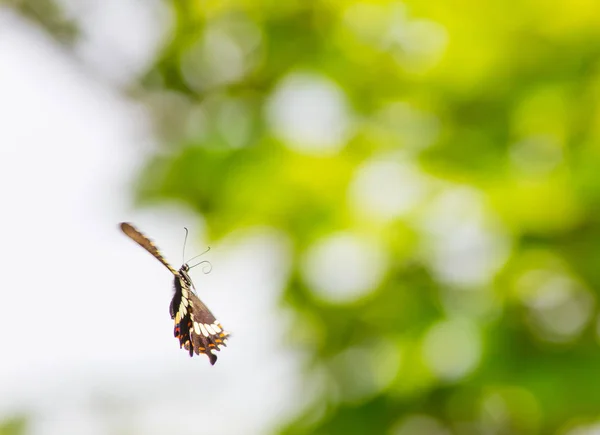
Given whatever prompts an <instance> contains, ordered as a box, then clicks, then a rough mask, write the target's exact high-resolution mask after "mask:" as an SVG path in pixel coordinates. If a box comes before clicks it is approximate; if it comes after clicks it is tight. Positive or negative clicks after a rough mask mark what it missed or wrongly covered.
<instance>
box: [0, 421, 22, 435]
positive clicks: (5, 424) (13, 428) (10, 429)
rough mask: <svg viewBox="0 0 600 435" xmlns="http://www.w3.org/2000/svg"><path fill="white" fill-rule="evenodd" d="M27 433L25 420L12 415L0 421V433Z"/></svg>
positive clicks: (0, 434) (8, 434) (5, 434)
mask: <svg viewBox="0 0 600 435" xmlns="http://www.w3.org/2000/svg"><path fill="white" fill-rule="evenodd" d="M25 433H27V420H26V419H25V418H21V417H14V418H11V419H8V420H4V421H2V422H1V423H0V435H23V434H25Z"/></svg>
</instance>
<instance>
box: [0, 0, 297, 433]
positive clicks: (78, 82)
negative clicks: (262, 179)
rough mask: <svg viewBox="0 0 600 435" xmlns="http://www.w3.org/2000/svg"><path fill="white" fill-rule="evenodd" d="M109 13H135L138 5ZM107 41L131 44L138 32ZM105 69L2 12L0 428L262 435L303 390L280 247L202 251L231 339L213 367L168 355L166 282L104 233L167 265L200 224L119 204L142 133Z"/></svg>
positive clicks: (257, 238) (260, 241)
mask: <svg viewBox="0 0 600 435" xmlns="http://www.w3.org/2000/svg"><path fill="white" fill-rule="evenodd" d="M107 3H110V4H111V5H112V6H111V8H112V9H114V8H115V7H117V6H115V5H116V4H117V5H118V4H123V5H129V6H124V10H125V9H127V8H129V9H127V10H128V11H129V13H131V14H132V15H131V16H135V12H136V9H135V8H132V6H131V5H132V4H133V3H135V2H133V3H132V2H122V3H119V2H114V1H111V2H107ZM143 6H144V4H143V2H140V3H138V6H137V7H138V8H141V7H143ZM108 9H110V8H108ZM117 9H118V7H117ZM111 13H115V11H114V10H113V11H112V12H111ZM98 19H99V21H100V22H101V21H102V19H104V20H106V17H99V18H98ZM108 21H110V20H108ZM120 22H121V24H122V25H131V22H130V21H128V20H127V19H122V20H121V21H120ZM117 24H118V23H117ZM121 24H118V25H121ZM92 27H93V26H92ZM119 29H120V30H119ZM96 31H97V32H99V33H98V34H99V35H101V34H102V33H101V27H98V28H96ZM145 31H146V35H147V40H150V41H155V39H156V35H155V34H154V33H152V27H151V26H146V28H145ZM111 35H112V37H113V40H112V41H110V42H111V44H114V45H115V46H118V45H119V43H121V42H120V41H119V40H118V36H119V35H122V36H124V37H126V36H127V35H135V38H136V39H135V41H134V42H133V43H131V41H129V42H130V43H131V44H130V45H132V46H142V47H143V46H144V28H141V29H137V28H135V26H134V27H133V28H129V32H123V28H122V27H119V28H118V29H115V31H114V32H112V34H111ZM115 35H116V36H115ZM115 38H116V40H115ZM92 42H93V41H92ZM127 42H128V41H127V40H126V38H125V40H123V41H122V43H123V44H124V46H125V47H127ZM90 44H91V45H90V47H93V45H94V44H93V43H90ZM104 49H105V50H104V51H105V54H106V53H110V52H111V51H110V50H106V47H104ZM100 52H102V50H100ZM89 53H92V51H90V52H88V56H82V57H83V58H87V60H89V59H92V61H91V64H100V63H102V55H101V54H98V53H96V55H93V54H89ZM118 58H119V56H116V60H117V61H118ZM107 65H109V66H110V62H108V63H107ZM105 66H106V65H105ZM100 69H102V68H100ZM110 70H111V69H110V68H109V67H106V68H105V70H104V72H106V71H109V73H108V74H105V77H106V78H108V80H105V81H98V80H96V79H97V77H95V78H94V77H90V74H89V72H90V70H87V69H85V68H82V67H81V65H80V64H79V63H77V62H76V61H73V59H71V58H70V57H69V55H68V54H67V53H65V52H63V51H62V49H61V48H60V47H59V46H57V45H56V44H54V43H53V42H52V41H51V40H50V39H49V38H48V37H47V36H46V35H44V34H43V32H40V31H39V30H38V29H36V28H35V27H33V26H31V25H30V24H29V23H27V22H26V21H24V20H22V19H21V18H20V17H18V16H17V15H15V14H14V13H12V12H11V11H10V10H7V9H3V8H2V7H0V192H1V195H0V204H1V205H0V211H1V213H0V240H1V242H2V250H1V251H0V264H2V273H1V274H0V420H1V419H4V418H7V417H10V416H11V415H13V414H15V413H17V414H18V413H30V414H31V415H32V416H33V425H32V427H31V432H30V433H31V434H34V435H42V434H43V435H53V434H56V435H59V434H60V435H64V434H70V433H76V434H82V435H87V434H112V433H123V432H119V431H122V430H125V431H129V432H128V433H139V434H148V435H152V434H172V433H177V434H179V435H185V434H203V433H207V434H239V433H244V434H262V433H266V431H267V429H268V428H269V427H271V426H272V424H273V422H274V421H280V420H281V419H285V418H286V417H288V416H289V412H290V410H291V409H292V407H291V405H294V404H297V403H296V401H297V400H298V399H295V398H296V397H298V395H301V396H302V391H300V387H299V384H300V382H299V377H298V372H299V368H298V361H299V358H298V356H297V355H293V354H292V353H291V352H290V351H288V350H286V349H285V348H284V346H283V344H282V343H283V342H284V340H283V339H282V337H283V334H284V332H285V330H286V325H285V319H284V318H282V317H281V314H280V312H279V311H278V310H277V304H278V297H279V292H280V291H281V288H282V285H283V280H284V279H285V272H286V268H287V254H288V250H287V245H286V242H285V239H284V238H282V237H281V236H280V235H278V234H275V233H273V232H269V231H267V230H265V231H263V232H260V231H257V232H256V233H255V234H250V235H247V234H246V235H240V236H239V237H231V238H230V240H227V241H224V242H223V243H221V244H220V245H219V246H212V250H211V252H210V253H209V254H208V255H207V256H206V258H207V259H209V260H210V261H211V262H212V264H213V271H212V273H211V274H210V275H203V274H202V272H201V271H200V270H198V269H199V268H198V269H196V270H195V271H194V274H193V277H194V278H195V281H196V287H197V288H198V290H199V293H200V296H201V297H202V298H203V299H204V301H205V302H206V303H207V304H208V305H209V306H210V308H211V309H212V311H213V312H214V313H215V315H216V316H217V318H218V319H219V320H220V321H221V322H222V324H223V325H224V326H225V327H226V328H227V329H228V330H230V331H232V332H233V334H234V335H233V337H232V338H231V340H230V344H229V347H228V348H226V349H224V350H223V351H222V352H221V353H220V355H219V360H218V362H217V364H216V365H215V366H214V367H211V366H210V364H209V362H208V358H206V357H204V356H200V357H199V358H198V357H194V358H189V357H188V356H187V355H186V352H185V351H184V350H179V347H178V343H177V341H176V340H175V338H174V337H173V323H172V320H171V319H170V316H169V314H168V305H169V302H170V297H171V295H172V282H171V277H170V276H169V273H168V272H167V271H166V269H164V268H163V267H162V266H161V265H160V264H159V263H158V262H156V261H155V260H154V259H153V258H152V257H151V256H150V255H149V254H147V253H146V252H144V251H143V250H142V249H141V248H139V247H138V246H137V245H135V244H134V243H133V242H132V241H130V240H128V239H127V238H126V237H125V236H124V235H122V234H121V233H120V232H119V230H118V228H117V224H118V222H120V221H122V220H130V221H133V222H135V223H136V224H138V225H139V227H140V228H141V229H142V230H143V231H145V232H146V233H148V234H150V235H151V236H152V238H153V239H154V240H155V241H156V242H157V244H158V245H159V247H161V248H162V249H163V251H164V252H165V255H166V256H167V258H169V259H170V260H171V261H172V262H173V264H174V265H175V266H177V267H178V266H179V263H180V261H181V246H182V241H183V235H184V232H183V226H184V225H185V226H187V227H188V228H189V229H190V234H191V236H190V240H189V242H188V249H187V253H188V254H187V255H188V256H191V255H192V254H194V253H200V252H202V251H203V250H204V249H205V246H206V243H203V242H202V225H201V221H200V220H199V218H198V216H195V215H193V214H192V213H190V212H186V211H185V210H182V209H181V208H174V207H164V208H160V209H159V208H156V209H153V210H145V211H135V210H133V209H132V207H131V205H130V204H131V195H130V191H129V189H130V188H131V187H130V183H132V182H133V181H134V180H135V177H136V174H137V171H138V169H139V167H140V166H141V165H142V164H143V160H144V158H145V157H146V152H147V150H149V149H151V148H152V146H154V145H155V144H154V142H155V139H153V138H152V136H151V134H150V133H149V132H150V127H149V125H148V122H147V118H146V114H145V112H144V108H143V107H141V106H139V105H137V104H136V103H134V102H131V101H127V100H125V99H124V98H123V97H122V96H121V95H120V94H119V93H118V92H117V91H116V90H115V89H114V88H112V87H111V85H109V84H108V83H113V84H114V83H119V82H122V81H123V80H124V77H123V76H119V75H118V74H112V75H111V74H110ZM113 70H114V71H116V70H117V69H116V68H114V69H113Z"/></svg>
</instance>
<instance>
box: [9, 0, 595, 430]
mask: <svg viewBox="0 0 600 435" xmlns="http://www.w3.org/2000/svg"><path fill="white" fill-rule="evenodd" d="M164 3H165V4H166V5H167V6H168V10H169V11H170V17H169V18H168V19H170V20H171V21H172V24H171V28H170V32H169V33H168V35H167V36H166V37H165V39H164V41H163V45H162V48H161V49H160V50H159V52H158V54H157V56H156V57H155V58H154V59H153V61H152V63H151V65H149V67H148V68H147V70H146V71H144V73H143V74H141V75H140V76H139V77H138V78H137V79H136V80H135V82H134V83H132V84H129V85H128V86H127V87H125V88H123V89H122V90H121V92H123V93H124V94H126V95H128V96H130V97H131V98H134V99H136V100H138V101H140V102H142V103H143V104H144V105H146V107H147V108H148V109H149V110H150V112H151V113H152V114H153V123H154V128H155V131H156V134H157V135H158V136H159V137H160V138H161V143H162V146H161V147H160V149H157V150H155V151H154V154H153V155H152V156H151V157H150V158H149V160H148V161H147V163H146V164H145V166H144V169H143V170H142V171H141V173H140V174H139V182H138V184H137V193H138V195H137V196H138V199H139V204H140V205H144V204H157V203H161V202H162V201H167V200H169V201H170V200H173V199H175V200H178V201H180V202H183V203H185V204H187V205H189V206H191V207H192V208H193V209H194V210H196V211H197V213H198V214H199V215H202V216H203V218H204V219H205V221H206V225H207V231H208V234H209V236H210V238H211V239H212V240H213V241H216V242H217V243H218V240H220V239H222V238H223V237H225V236H227V235H228V234H232V233H233V232H240V231H245V230H249V229H252V228H256V227H269V228H274V229H276V230H279V231H282V232H283V233H284V234H285V237H286V238H287V239H288V240H289V242H290V246H291V247H292V250H293V257H292V264H291V265H290V272H289V277H288V280H287V287H286V289H285V290H284V292H283V293H282V294H283V297H282V299H281V300H280V301H279V304H280V307H281V310H286V311H288V312H291V313H293V322H291V323H290V324H289V325H287V326H286V327H288V330H287V331H286V341H287V343H286V345H288V346H290V347H292V348H293V349H296V350H297V351H298V355H299V358H303V360H305V361H306V363H305V367H304V374H303V376H304V380H303V382H305V383H306V385H309V386H310V390H311V391H312V392H313V393H312V394H311V395H310V397H309V398H308V400H304V399H303V400H302V403H300V401H299V403H298V407H297V408H298V409H297V411H298V414H297V417H296V418H293V419H291V420H290V421H284V422H280V426H279V429H278V433H281V434H290V435H291V434H371V433H373V434H392V435H409V434H423V435H449V434H497V435H500V434H551V433H552V434H553V433H557V434H569V435H575V434H576V435H584V434H597V433H600V423H599V422H600V420H599V419H600V376H598V374H599V373H600V348H599V346H598V344H599V339H600V317H599V315H598V308H597V303H596V300H597V296H598V293H599V289H600V267H599V264H600V218H598V215H597V212H598V211H599V209H600V176H599V175H598V174H599V169H600V9H599V6H598V4H597V2H594V1H592V0H575V1H571V2H568V3H566V2H558V1H540V0H527V1H524V2H505V1H498V0H495V1H488V2H474V1H449V2H444V1H435V0H430V1H405V2H398V1H371V2H366V1H365V2H353V1H334V0H322V1H308V0H305V1H298V0H289V1H284V2H279V1H271V0H255V1H226V0H210V1H209V0H196V1H191V0H176V1H168V2H164ZM8 4H9V5H10V6H11V7H13V8H14V9H15V10H17V11H19V13H21V14H23V15H25V16H27V17H29V18H31V19H32V20H33V21H34V22H36V23H39V24H40V25H41V26H43V28H44V29H46V31H48V32H49V33H50V34H52V35H53V36H54V37H55V38H56V39H57V40H58V41H60V42H61V43H63V44H64V46H65V47H66V48H69V47H72V46H73V45H74V44H76V42H77V40H78V38H79V37H80V35H81V33H82V32H84V31H85V23H82V22H79V21H77V20H73V19H70V17H69V16H68V14H64V13H62V11H61V4H60V3H50V2H48V1H33V0H31V1H12V2H10V1H9V2H8ZM165 19H166V18H165ZM231 303H232V304H235V301H232V302H231ZM233 345H234V344H233V343H232V346H233ZM300 355H301V356H300ZM265 358H268V355H265ZM304 402H307V403H304ZM24 428H25V425H23V424H22V423H21V422H20V420H15V421H13V422H8V423H6V424H5V425H4V426H0V434H12V433H21V432H22V431H24V430H25V429H24Z"/></svg>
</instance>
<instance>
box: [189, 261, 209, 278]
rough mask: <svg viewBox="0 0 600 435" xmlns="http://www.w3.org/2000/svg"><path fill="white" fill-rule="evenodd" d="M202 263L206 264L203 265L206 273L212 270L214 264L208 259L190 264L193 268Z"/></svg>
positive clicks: (203, 270)
mask: <svg viewBox="0 0 600 435" xmlns="http://www.w3.org/2000/svg"><path fill="white" fill-rule="evenodd" d="M201 264H204V266H202V273H203V274H204V275H208V274H209V273H210V272H211V271H212V264H211V262H210V261H208V260H202V261H201V262H200V263H196V264H194V265H193V266H190V269H193V268H194V267H196V266H200V265H201Z"/></svg>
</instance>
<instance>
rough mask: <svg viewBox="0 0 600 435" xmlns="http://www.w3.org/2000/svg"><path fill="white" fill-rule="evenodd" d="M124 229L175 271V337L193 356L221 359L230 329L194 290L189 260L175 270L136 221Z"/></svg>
mask: <svg viewBox="0 0 600 435" xmlns="http://www.w3.org/2000/svg"><path fill="white" fill-rule="evenodd" d="M121 230H122V231H123V232H124V233H125V234H126V235H127V236H128V237H130V238H131V239H132V240H133V241H135V242H136V243H138V244H139V245H140V246H141V247H142V248H144V249H145V250H147V251H148V252H150V253H151V254H152V255H154V257H156V259H157V260H158V261H160V262H161V263H162V264H163V265H165V267H166V268H167V269H169V270H170V271H171V273H173V275H175V279H174V281H175V294H174V295H173V299H172V300H171V305H170V307H169V311H170V314H171V318H172V319H174V321H175V331H174V333H175V337H176V338H177V339H178V340H179V347H180V348H181V347H184V348H185V349H186V350H187V351H188V352H189V353H190V356H193V355H194V353H195V354H196V355H200V354H205V355H207V356H208V358H209V360H210V363H211V364H214V363H215V362H216V361H217V355H216V353H217V351H219V350H220V348H221V346H226V345H227V337H228V336H229V333H228V332H225V331H224V330H223V327H222V326H221V324H220V323H219V322H218V321H217V319H215V316H214V315H213V314H212V313H211V312H210V310H209V309H208V308H207V307H206V305H204V304H203V303H202V301H201V300H200V298H198V296H196V294H195V293H194V284H193V283H192V280H191V278H190V276H189V275H188V271H189V267H188V266H187V264H184V265H183V266H181V269H179V270H178V271H177V270H175V269H174V268H173V267H172V266H171V265H170V264H169V263H168V262H167V260H165V259H164V257H163V256H162V254H161V253H160V251H159V250H158V248H157V247H156V246H155V245H154V243H153V242H152V241H151V240H150V239H149V238H148V237H146V236H145V235H144V234H142V233H141V232H140V231H138V230H137V229H136V228H135V227H134V226H133V225H131V224H129V223H126V222H123V223H122V224H121Z"/></svg>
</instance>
